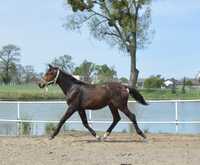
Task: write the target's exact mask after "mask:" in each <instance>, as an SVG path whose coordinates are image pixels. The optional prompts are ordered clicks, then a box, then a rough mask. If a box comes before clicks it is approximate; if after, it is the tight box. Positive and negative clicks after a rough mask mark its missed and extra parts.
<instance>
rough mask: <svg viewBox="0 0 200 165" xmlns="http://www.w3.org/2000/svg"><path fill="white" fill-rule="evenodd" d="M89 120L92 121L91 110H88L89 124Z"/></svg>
mask: <svg viewBox="0 0 200 165" xmlns="http://www.w3.org/2000/svg"><path fill="white" fill-rule="evenodd" d="M91 121H92V111H91V110H89V122H90V123H89V124H90V125H92V123H91Z"/></svg>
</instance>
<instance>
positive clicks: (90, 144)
mask: <svg viewBox="0 0 200 165" xmlns="http://www.w3.org/2000/svg"><path fill="white" fill-rule="evenodd" d="M199 162H200V136H193V135H166V134H154V135H150V134H149V135H148V143H144V142H143V141H142V139H140V138H139V137H138V136H137V135H131V134H119V133H115V134H111V136H110V137H109V139H108V140H107V141H105V142H98V141H96V140H95V139H94V138H93V137H92V136H91V135H89V134H86V133H67V134H65V135H61V136H58V137H56V138H55V139H54V140H51V141H49V140H48V137H35V138H32V137H0V164H1V165H13V164H15V165H66V164H67V165H68V164H73V165H112V164H113V165H120V164H124V165H127V164H128V165H129V164H132V165H144V164H145V165H161V164H162V165H179V164H180V165H199Z"/></svg>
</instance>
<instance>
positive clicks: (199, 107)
mask: <svg viewBox="0 0 200 165" xmlns="http://www.w3.org/2000/svg"><path fill="white" fill-rule="evenodd" d="M130 103H134V104H135V101H129V104H130ZM148 103H149V104H150V105H151V104H162V103H170V104H173V108H172V107H171V109H169V112H170V113H171V111H174V112H173V113H174V117H173V119H172V120H164V121H160V120H152V121H151V120H148V121H145V120H142V119H140V120H138V123H139V124H158V125H160V124H173V125H174V126H175V132H176V133H177V132H178V129H179V125H180V124H198V125H199V127H200V100H158V101H151V100H149V101H148ZM185 103H186V104H187V103H197V104H198V105H197V106H196V107H195V109H196V110H197V112H198V113H196V114H195V115H196V116H199V118H197V119H198V120H180V117H179V113H180V112H181V109H180V108H179V105H181V104H183V105H181V106H182V107H183V106H184V104H185ZM11 104H13V105H14V106H16V110H17V117H16V119H8V118H1V107H0V123H1V122H7V123H12V122H14V123H23V122H28V123H58V122H59V121H58V120H32V119H23V118H22V116H21V115H20V114H21V106H22V105H24V104H26V105H30V106H31V105H36V104H51V105H53V104H65V101H28V102H26V101H0V106H1V105H4V107H5V106H6V105H11ZM28 107H29V106H28ZM146 107H148V106H144V108H143V109H144V112H148V109H147V110H146ZM27 111H28V109H27ZM63 111H65V110H64V109H63ZM152 111H153V110H152ZM93 113H94V112H93V111H91V110H89V111H88V122H89V123H94V124H95V123H97V124H109V123H112V118H110V119H109V120H95V119H94V118H93ZM158 113H162V110H160V112H158ZM191 113H192V112H191ZM161 115H162V114H161ZM186 115H188V114H186ZM193 115H194V114H193ZM67 123H82V122H81V121H80V120H78V119H77V120H69V121H67ZM129 123H131V122H130V121H128V120H127V121H125V120H122V121H120V122H119V124H129Z"/></svg>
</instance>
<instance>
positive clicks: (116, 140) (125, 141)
mask: <svg viewBox="0 0 200 165" xmlns="http://www.w3.org/2000/svg"><path fill="white" fill-rule="evenodd" d="M73 142H86V143H144V141H143V140H123V139H122V140H118V139H106V140H96V139H81V140H74V141H73Z"/></svg>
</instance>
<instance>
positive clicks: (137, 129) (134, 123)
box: [120, 107, 146, 138]
mask: <svg viewBox="0 0 200 165" xmlns="http://www.w3.org/2000/svg"><path fill="white" fill-rule="evenodd" d="M120 110H121V111H122V112H123V113H124V114H125V115H126V116H127V117H128V118H129V119H130V120H131V121H132V122H133V125H134V126H135V130H136V132H137V134H139V135H140V136H142V137H143V138H146V136H145V135H144V133H143V132H142V131H141V129H140V128H139V127H138V124H137V121H136V116H135V114H134V113H132V112H130V110H129V109H128V107H125V108H124V109H120Z"/></svg>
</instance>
